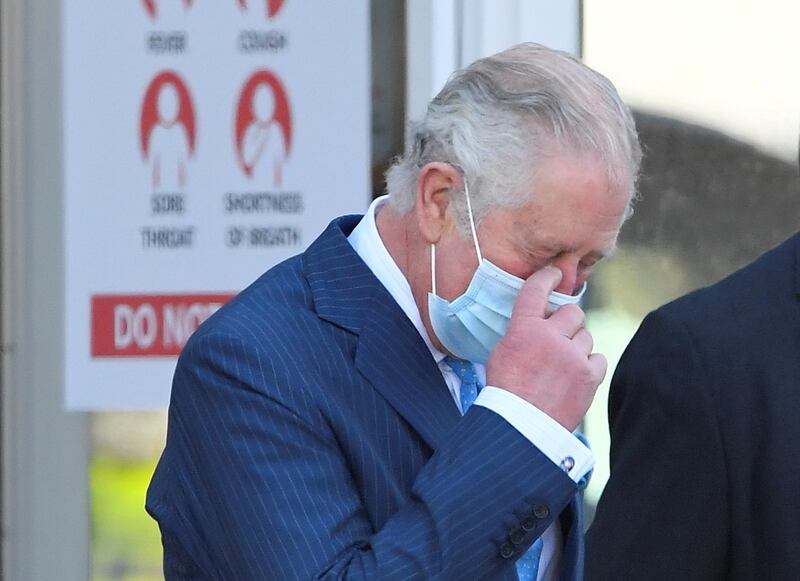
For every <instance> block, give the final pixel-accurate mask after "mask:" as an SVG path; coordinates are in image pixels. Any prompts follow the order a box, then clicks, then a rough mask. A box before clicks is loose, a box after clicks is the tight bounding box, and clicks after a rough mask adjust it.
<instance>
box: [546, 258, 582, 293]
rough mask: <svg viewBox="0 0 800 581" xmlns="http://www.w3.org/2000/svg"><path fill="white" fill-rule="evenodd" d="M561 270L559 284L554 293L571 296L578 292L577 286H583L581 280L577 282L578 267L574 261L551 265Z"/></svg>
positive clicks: (558, 262)
mask: <svg viewBox="0 0 800 581" xmlns="http://www.w3.org/2000/svg"><path fill="white" fill-rule="evenodd" d="M553 266H555V267H556V268H558V269H559V270H561V282H560V283H558V286H557V287H556V288H555V291H556V292H559V293H562V294H565V295H572V294H575V291H576V290H578V286H580V285H581V284H583V282H584V281H583V280H581V281H579V280H578V265H577V262H575V261H569V260H563V261H557V262H556V263H554V264H553Z"/></svg>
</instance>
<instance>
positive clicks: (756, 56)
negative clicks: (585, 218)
mask: <svg viewBox="0 0 800 581" xmlns="http://www.w3.org/2000/svg"><path fill="white" fill-rule="evenodd" d="M799 19H800V6H798V5H797V4H796V3H788V2H757V1H754V0H740V1H735V2H731V1H727V0H712V1H707V2H701V3H698V2H692V1H689V0H677V1H673V2H658V3H653V2H636V1H633V0H617V1H616V2H601V1H599V0H585V1H584V56H585V60H586V62H587V63H588V64H589V65H590V66H592V67H594V68H596V69H598V70H599V71H601V72H603V73H604V74H606V75H607V76H608V77H609V78H610V79H611V80H612V81H613V82H614V83H615V84H616V85H617V87H618V88H619V90H620V92H621V94H622V96H623V98H624V99H625V100H626V101H627V102H628V103H629V104H630V105H631V106H632V107H633V108H634V110H635V113H636V120H637V126H638V129H639V133H640V136H641V140H642V142H643V145H644V150H645V161H644V165H643V171H642V178H641V182H640V192H641V201H639V202H638V204H637V205H636V211H635V214H634V216H633V217H632V218H631V220H630V221H629V222H628V223H627V224H626V225H625V227H624V228H623V231H622V235H621V240H620V247H621V251H620V253H619V255H618V256H617V257H616V258H614V259H613V260H612V261H610V262H609V263H608V264H606V265H604V266H603V267H602V269H600V270H599V271H598V272H597V276H596V277H595V279H596V280H595V283H594V290H595V294H594V296H593V302H592V304H591V305H590V306H591V309H590V312H589V324H590V328H591V329H592V331H593V332H594V334H595V336H596V345H597V348H598V349H599V350H600V351H602V352H604V353H606V354H607V355H608V356H609V362H610V367H611V368H610V371H609V377H610V375H611V372H612V371H613V367H614V365H615V364H616V361H617V359H618V358H619V355H620V354H621V352H622V350H623V349H624V347H625V345H626V344H627V342H628V340H629V339H630V338H631V336H632V335H633V333H634V331H635V330H636V328H637V327H638V325H639V323H640V321H641V320H642V318H643V317H644V315H646V314H647V312H649V311H650V310H652V309H654V308H656V307H658V306H659V305H661V304H663V303H664V302H667V301H669V300H671V299H673V298H676V297H678V296H679V295H682V294H684V293H686V292H687V291H689V290H692V289H695V288H698V287H701V286H704V285H707V284H710V283H712V282H715V281H716V280H718V279H720V278H721V277H723V276H725V275H726V274H728V273H731V272H733V271H734V270H736V269H737V268H739V267H741V266H743V265H744V264H746V263H747V262H749V261H751V260H753V259H754V258H755V257H757V256H758V255H759V254H761V253H762V252H764V251H765V250H767V249H769V248H771V247H773V246H775V245H776V244H778V242H780V241H782V240H783V239H785V238H787V237H788V236H789V235H790V234H792V233H793V232H795V231H796V230H797V227H798V224H799V223H800V220H798V217H800V195H798V182H797V143H798V128H799V127H800V115H798V105H800V77H798V75H796V74H793V73H792V72H790V71H794V70H795V69H796V65H797V63H796V59H797V55H798V54H800V36H798V35H797V33H796V24H797V22H798V21H800V20H799ZM607 389H608V379H607V380H606V382H605V383H604V385H603V387H602V388H601V390H600V391H599V393H598V395H597V397H596V399H595V403H594V405H593V406H592V409H591V410H590V413H589V416H588V418H587V428H586V430H587V433H588V434H589V436H590V439H591V441H592V445H593V447H594V449H595V452H596V455H597V459H598V466H597V469H596V470H595V475H594V478H593V480H592V482H591V484H590V488H589V490H588V493H587V501H588V502H589V504H590V505H591V504H594V503H596V501H597V499H598V497H599V495H600V492H601V491H602V488H603V486H604V484H605V482H606V480H607V478H608V428H607V422H606V405H607V401H606V400H607V395H608V391H607Z"/></svg>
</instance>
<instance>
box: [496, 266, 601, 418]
mask: <svg viewBox="0 0 800 581" xmlns="http://www.w3.org/2000/svg"><path fill="white" fill-rule="evenodd" d="M561 276H562V275H561V271H560V270H559V269H557V268H555V267H552V266H548V267H546V268H543V269H542V270H540V271H538V272H535V273H534V274H532V275H531V276H530V277H529V278H528V280H527V281H526V282H525V285H524V286H523V287H522V289H521V290H520V292H519V296H518V297H517V300H516V302H515V303H514V312H513V314H512V316H511V322H510V323H509V326H508V332H507V333H506V335H505V336H504V337H503V339H501V340H500V342H499V343H498V344H497V346H496V347H495V349H494V351H492V353H491V354H490V356H489V361H488V362H487V365H486V384H487V385H493V386H496V387H499V388H502V389H505V390H507V391H510V392H511V393H513V394H515V395H517V396H519V397H521V398H522V399H524V400H526V401H528V402H530V403H532V404H533V405H535V406H536V407H537V408H539V409H540V410H542V411H543V412H544V413H546V414H547V415H549V416H550V417H552V418H553V419H555V420H556V421H557V422H558V423H560V424H561V425H562V426H564V427H565V428H567V429H568V430H570V431H572V430H574V429H575V428H576V427H577V426H578V424H579V423H580V421H581V419H582V418H583V416H584V414H585V413H586V410H588V409H589V406H590V405H591V403H592V399H593V398H594V394H595V392H596V391H597V387H598V386H599V385H600V382H601V381H603V377H605V374H606V369H607V367H608V363H607V362H606V358H605V357H604V356H603V355H601V354H599V353H592V347H593V343H594V342H593V340H592V336H591V334H590V333H589V331H587V330H586V329H585V328H584V326H583V324H584V318H585V315H584V313H583V311H582V310H581V309H580V307H578V306H577V305H565V306H563V307H561V308H560V309H559V310H557V311H556V312H555V313H553V314H552V315H550V316H549V317H547V316H546V309H547V297H548V295H549V294H550V293H551V292H552V291H553V289H555V288H556V287H557V286H558V283H559V282H560V281H561Z"/></svg>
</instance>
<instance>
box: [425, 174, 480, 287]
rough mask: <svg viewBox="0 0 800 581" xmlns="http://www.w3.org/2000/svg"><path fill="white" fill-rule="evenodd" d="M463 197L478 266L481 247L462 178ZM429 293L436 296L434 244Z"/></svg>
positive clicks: (466, 187)
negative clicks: (465, 200) (465, 202)
mask: <svg viewBox="0 0 800 581" xmlns="http://www.w3.org/2000/svg"><path fill="white" fill-rule="evenodd" d="M464 195H465V196H466V198H467V214H468V215H469V227H470V230H471V231H472V241H473V242H474V243H475V253H476V254H477V255H478V266H480V265H481V262H483V255H482V254H481V247H480V245H479V244H478V232H477V231H476V230H475V218H473V216H472V202H470V199H469V186H467V180H466V178H464ZM431 292H432V293H433V294H434V295H436V296H439V295H437V294H436V244H431Z"/></svg>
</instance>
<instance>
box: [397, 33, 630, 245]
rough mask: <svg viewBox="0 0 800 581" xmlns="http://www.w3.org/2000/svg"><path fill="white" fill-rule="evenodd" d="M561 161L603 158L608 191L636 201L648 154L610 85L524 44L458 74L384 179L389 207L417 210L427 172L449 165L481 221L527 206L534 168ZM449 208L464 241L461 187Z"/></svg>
mask: <svg viewBox="0 0 800 581" xmlns="http://www.w3.org/2000/svg"><path fill="white" fill-rule="evenodd" d="M562 152H563V153H567V152H569V153H576V154H592V155H596V156H597V157H598V158H599V159H600V160H601V161H602V162H603V163H604V164H605V167H606V174H607V177H608V180H609V185H611V186H612V187H615V188H618V189H622V188H624V189H627V191H628V194H629V200H630V202H632V201H633V199H634V198H635V194H636V180H637V177H638V174H639V166H640V164H641V158H642V151H641V146H640V145H639V138H638V136H637V133H636V126H635V124H634V121H633V117H632V115H631V113H630V110H629V109H628V107H627V106H626V105H625V104H624V103H623V102H622V99H621V98H620V96H619V94H618V93H617V90H616V89H615V88H614V85H613V84H612V83H611V81H609V80H608V79H607V78H606V77H604V76H603V75H601V74H600V73H598V72H596V71H594V70H593V69H591V68H589V67H587V66H586V65H584V64H583V63H581V62H580V61H579V60H578V59H576V58H574V57H573V56H572V55H570V54H568V53H565V52H561V51H556V50H552V49H549V48H547V47H544V46H542V45H539V44H535V43H523V44H519V45H517V46H514V47H511V48H509V49H508V50H505V51H503V52H500V53H498V54H496V55H494V56H490V57H487V58H484V59H480V60H478V61H475V62H474V63H472V64H471V65H470V66H468V67H467V68H465V69H462V70H459V71H456V72H455V73H453V74H452V75H451V77H450V78H449V79H448V81H447V83H446V84H445V86H444V88H443V89H442V90H441V91H440V92H439V94H438V95H437V96H436V97H435V98H434V99H433V100H432V101H431V102H430V104H429V105H428V110H427V113H426V115H425V117H424V119H423V120H422V121H421V122H420V123H418V124H416V125H412V127H411V130H410V132H409V141H408V144H407V147H406V152H405V154H404V155H403V156H401V157H399V158H398V159H396V160H395V162H394V163H393V165H392V166H391V167H390V168H389V170H388V171H387V172H386V183H387V190H388V192H389V194H390V196H389V203H390V204H392V206H393V207H394V208H395V209H396V210H397V211H398V212H400V213H403V214H405V213H407V212H408V211H410V210H411V209H412V208H413V207H414V203H415V199H416V191H417V180H418V178H419V172H420V169H421V168H422V167H423V166H424V165H425V164H427V163H431V162H445V163H449V164H451V165H453V166H454V167H456V168H457V169H458V170H460V172H461V174H462V177H463V179H464V180H466V181H467V182H468V183H469V191H470V199H471V202H472V209H473V213H474V216H475V220H476V222H480V220H481V219H482V218H483V217H485V216H486V215H487V214H488V213H489V212H490V211H492V210H493V209H496V208H514V207H519V206H521V205H524V204H525V203H526V202H529V201H530V195H529V194H530V192H529V190H528V188H529V187H530V183H531V181H532V179H533V177H534V176H535V172H536V167H537V162H538V161H539V160H540V159H541V158H542V157H544V156H545V155H549V154H557V153H562ZM454 194H459V195H454ZM533 195H534V196H535V192H534V193H533ZM630 202H629V203H630ZM451 203H454V204H455V207H456V211H457V216H458V217H459V223H460V227H461V231H462V234H466V232H467V231H468V226H467V225H466V224H467V222H466V210H465V207H466V204H465V200H464V195H463V189H462V188H461V187H459V188H454V190H453V191H451Z"/></svg>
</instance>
